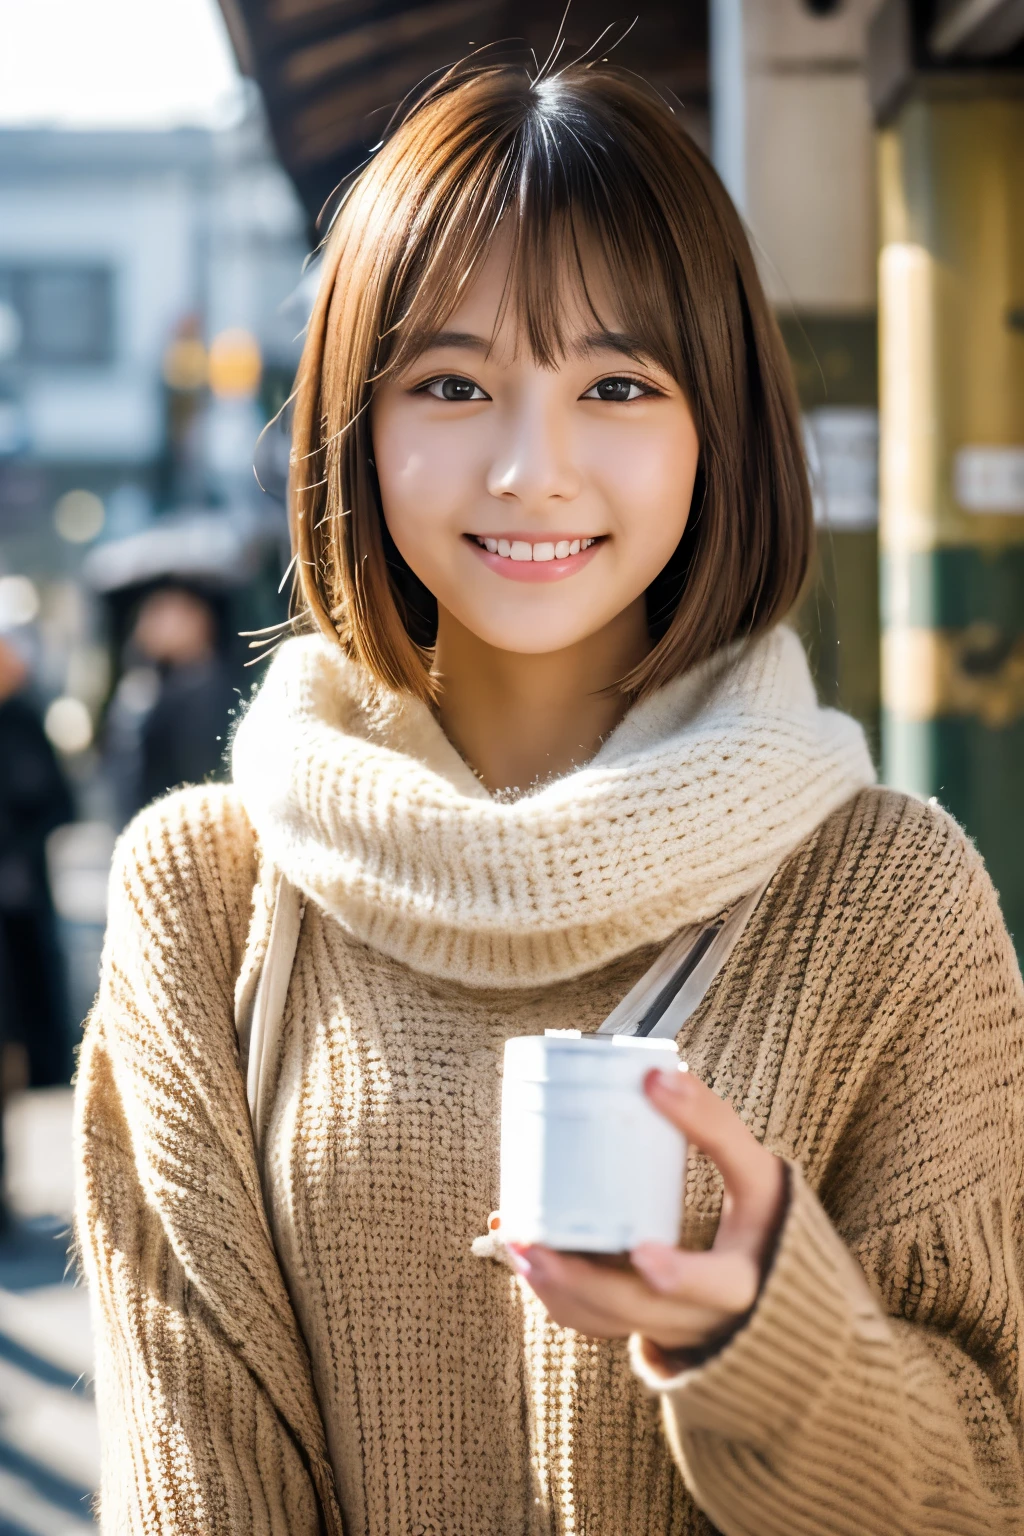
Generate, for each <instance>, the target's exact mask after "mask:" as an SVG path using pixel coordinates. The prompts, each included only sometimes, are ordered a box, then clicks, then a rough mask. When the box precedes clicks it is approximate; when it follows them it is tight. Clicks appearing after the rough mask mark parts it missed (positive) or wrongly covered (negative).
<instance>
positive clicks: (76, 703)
mask: <svg viewBox="0 0 1024 1536" xmlns="http://www.w3.org/2000/svg"><path fill="white" fill-rule="evenodd" d="M43 728H44V729H45V731H46V734H47V736H48V737H49V738H50V740H51V741H52V742H53V745H54V746H55V747H56V748H57V751H58V752H63V753H65V754H66V755H67V756H69V757H70V756H73V755H74V754H75V753H76V752H84V751H85V749H86V747H88V746H91V744H92V718H91V716H90V714H89V711H88V710H87V709H86V707H85V705H84V704H83V703H82V701H81V699H71V698H67V697H65V698H60V699H54V701H53V703H52V704H51V705H50V707H49V709H48V710H47V711H46V717H45V719H44V721H43Z"/></svg>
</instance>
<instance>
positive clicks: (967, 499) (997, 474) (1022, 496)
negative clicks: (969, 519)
mask: <svg viewBox="0 0 1024 1536" xmlns="http://www.w3.org/2000/svg"><path fill="white" fill-rule="evenodd" d="M953 494H954V496H955V497H956V499H957V501H958V502H959V503H960V505H961V506H962V507H963V509H964V511H965V512H1024V446H1015V447H1009V448H1005V447H1004V448H993V447H987V446H985V447H983V446H979V445H972V446H970V447H967V448H961V449H960V451H959V452H958V453H957V454H956V456H955V458H954V460H953Z"/></svg>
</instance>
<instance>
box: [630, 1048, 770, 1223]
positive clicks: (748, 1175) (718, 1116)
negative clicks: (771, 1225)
mask: <svg viewBox="0 0 1024 1536" xmlns="http://www.w3.org/2000/svg"><path fill="white" fill-rule="evenodd" d="M644 1088H645V1090H646V1092H647V1095H648V1097H649V1098H650V1100H651V1103H652V1104H653V1105H654V1106H655V1108H656V1109H658V1110H660V1112H661V1113H662V1114H663V1115H664V1116H665V1117H666V1119H668V1120H671V1122H672V1124H673V1125H675V1126H677V1127H678V1129H679V1130H681V1131H682V1132H683V1134H684V1135H685V1136H686V1137H687V1138H688V1140H689V1141H691V1142H692V1143H693V1145H694V1146H695V1147H699V1148H700V1150H701V1151H702V1152H706V1153H707V1155H708V1157H710V1158H711V1160H712V1162H713V1163H714V1164H715V1165H716V1166H717V1168H718V1169H719V1171H720V1173H721V1175H722V1178H723V1180H724V1181H725V1187H726V1190H727V1191H728V1193H729V1194H731V1195H732V1196H733V1198H734V1199H735V1200H738V1201H742V1202H743V1203H744V1204H748V1203H751V1202H753V1203H755V1204H758V1203H760V1202H761V1201H763V1200H764V1199H765V1198H771V1196H772V1195H773V1194H774V1192H775V1191H776V1190H777V1188H778V1187H779V1184H780V1178H781V1175H780V1173H779V1171H778V1169H777V1168H776V1166H775V1165H776V1164H777V1161H778V1160H777V1159H776V1158H775V1157H774V1156H773V1155H772V1153H771V1152H769V1151H768V1150H767V1148H766V1147H763V1146H762V1145H761V1143H760V1142H759V1141H758V1140H757V1138H756V1136H754V1135H753V1134H752V1132H751V1131H749V1130H748V1129H747V1127H746V1126H745V1125H744V1124H743V1121H742V1120H741V1119H740V1117H739V1115H738V1114H737V1113H736V1111H735V1110H734V1109H733V1107H732V1105H731V1104H727V1103H726V1101H725V1100H724V1099H720V1098H719V1096H718V1094H717V1093H714V1092H713V1091H712V1090H711V1089H710V1088H708V1087H707V1086H706V1084H704V1083H702V1082H701V1080H700V1078H699V1077H697V1076H696V1074H695V1073H693V1072H689V1071H686V1070H683V1071H678V1070H677V1071H675V1072H649V1073H648V1074H647V1078H646V1080H645V1082H644Z"/></svg>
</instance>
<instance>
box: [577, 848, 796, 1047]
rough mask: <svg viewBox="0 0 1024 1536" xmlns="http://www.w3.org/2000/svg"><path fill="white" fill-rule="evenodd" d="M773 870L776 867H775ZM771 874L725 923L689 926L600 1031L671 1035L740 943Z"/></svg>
mask: <svg viewBox="0 0 1024 1536" xmlns="http://www.w3.org/2000/svg"><path fill="white" fill-rule="evenodd" d="M773 875H774V871H773ZM773 875H770V876H769V877H768V879H767V880H766V881H765V882H764V884H763V885H760V886H758V888H757V890H756V891H751V893H750V895H749V896H744V897H743V899H742V901H738V902H737V903H736V905H735V907H733V909H732V911H731V912H730V913H729V915H728V917H726V918H725V920H724V921H723V922H721V923H712V924H710V925H709V926H708V927H705V928H699V929H696V930H695V929H693V928H685V929H684V930H683V932H682V933H680V934H677V935H676V937H675V938H674V939H672V940H671V941H670V942H669V944H667V945H666V947H665V948H664V949H663V950H662V952H661V954H660V955H659V956H658V958H657V959H656V960H655V961H654V964H653V965H652V966H650V968H649V969H648V970H647V971H645V972H644V974H643V975H642V976H641V978H640V980H639V981H638V982H637V984H636V986H635V987H633V988H632V989H631V990H630V991H629V992H627V993H626V996H625V997H624V998H623V999H622V1002H621V1003H620V1004H619V1005H618V1007H617V1008H615V1009H614V1010H613V1011H612V1012H611V1013H610V1014H609V1015H608V1017H607V1018H606V1019H605V1021H604V1023H603V1024H602V1025H601V1027H600V1029H599V1030H598V1031H597V1033H598V1034H599V1035H643V1036H645V1038H646V1039H648V1040H671V1039H674V1037H675V1036H676V1035H677V1034H678V1033H679V1031H680V1030H681V1029H682V1027H683V1025H684V1024H685V1023H686V1021H687V1019H689V1018H690V1017H691V1016H692V1015H693V1014H694V1013H696V1011H697V1009H698V1007H699V1006H700V1004H701V1003H702V1002H703V1001H704V998H705V997H706V995H707V993H708V990H709V988H710V986H711V983H712V982H713V981H714V979H715V977H716V976H717V975H718V973H719V971H720V970H721V969H722V967H723V965H724V964H725V962H726V961H727V960H728V958H729V956H730V955H731V954H732V952H733V949H734V948H735V946H736V942H737V940H738V939H739V937H740V935H741V934H742V932H743V930H744V928H745V927H746V926H747V923H748V922H749V921H750V918H751V916H752V915H753V912H754V909H755V907H756V906H757V904H758V902H759V901H760V900H761V897H762V896H763V895H764V893H765V891H766V890H767V889H768V886H769V885H770V884H771V881H772V878H773ZM666 994H667V995H668V996H669V999H670V1000H669V1001H668V1002H667V1003H666V1004H665V1006H664V1007H663V1008H662V1010H661V1012H660V1013H659V1014H658V1017H657V1018H656V1020H655V1022H654V1023H653V1025H651V1026H650V1027H649V1028H644V1024H645V1021H646V1020H647V1018H648V1015H649V1014H650V1013H651V1011H652V1008H654V1007H656V1006H657V1004H658V1002H659V999H661V998H662V997H663V996H665V995H666Z"/></svg>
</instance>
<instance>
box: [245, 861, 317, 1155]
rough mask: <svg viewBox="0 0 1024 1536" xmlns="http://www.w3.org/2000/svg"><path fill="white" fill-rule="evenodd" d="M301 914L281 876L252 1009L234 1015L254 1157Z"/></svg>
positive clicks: (260, 1137)
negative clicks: (250, 1122)
mask: <svg viewBox="0 0 1024 1536" xmlns="http://www.w3.org/2000/svg"><path fill="white" fill-rule="evenodd" d="M305 910H306V906H305V902H304V901H303V900H302V896H301V894H300V893H299V891H298V890H297V889H296V888H295V886H294V885H292V883H291V881H290V880H287V879H286V878H285V876H284V875H280V876H279V877H278V881H277V885H276V887H275V890H274V898H273V912H272V915H271V919H270V934H269V937H268V939H267V948H266V953H265V954H264V956H263V961H262V964H261V966H260V974H259V980H258V982H257V983H256V990H255V992H254V993H252V994H251V998H252V1001H251V1004H250V1005H249V1006H248V1007H246V1006H244V1005H243V1006H241V1007H240V1008H239V1009H238V1010H237V1012H236V1014H235V1028H236V1030H237V1031H238V1051H239V1058H240V1060H241V1063H242V1070H243V1071H244V1073H245V1091H246V1097H247V1099H248V1100H249V1115H250V1118H251V1120H252V1133H253V1140H254V1142H255V1144H256V1151H257V1152H258V1153H259V1152H262V1150H263V1137H264V1134H265V1132H266V1119H267V1115H268V1112H269V1105H270V1097H271V1095H270V1087H269V1084H268V1082H267V1076H268V1071H269V1070H270V1068H271V1066H272V1065H275V1064H276V1062H277V1059H278V1050H279V1047H280V1042H281V1026H282V1024H283V1022H284V1005H285V1000H286V998H287V996H288V983H289V981H290V980H291V974H292V966H293V965H294V963H295V951H296V949H297V948H298V943H299V932H300V930H301V928H302V918H303V914H304V912H305Z"/></svg>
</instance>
